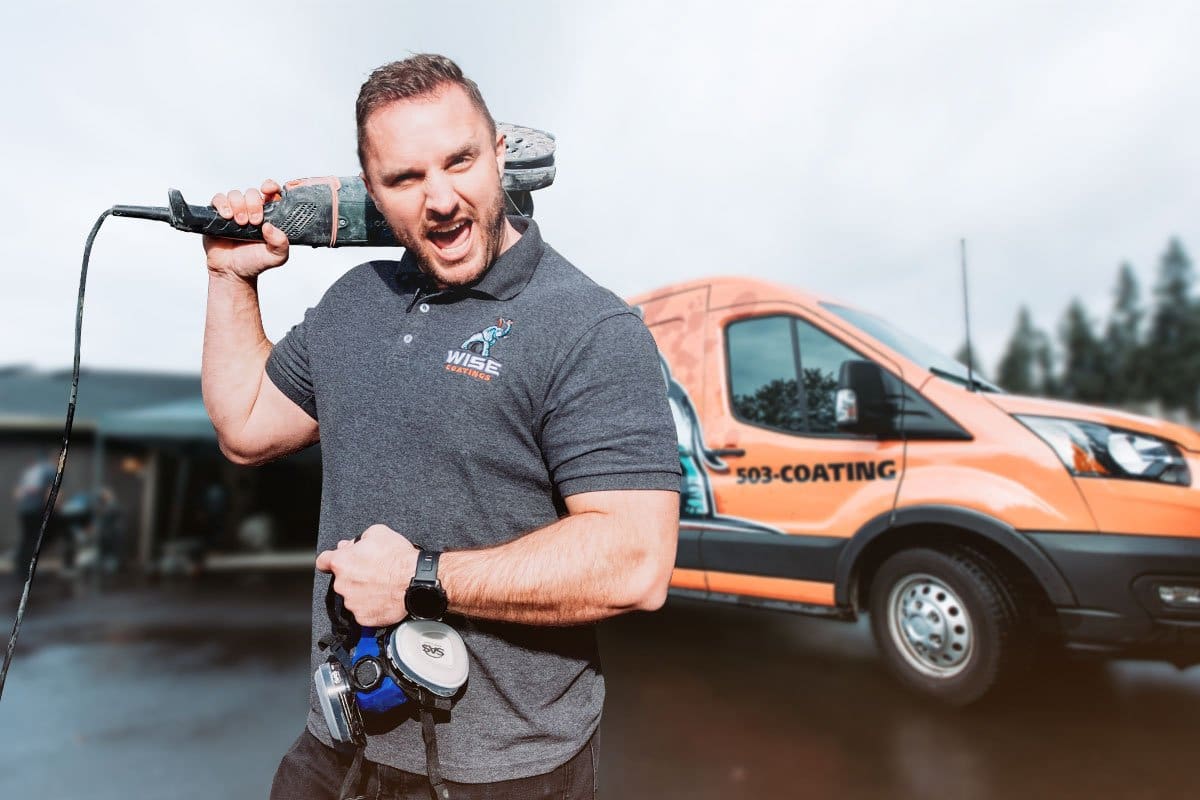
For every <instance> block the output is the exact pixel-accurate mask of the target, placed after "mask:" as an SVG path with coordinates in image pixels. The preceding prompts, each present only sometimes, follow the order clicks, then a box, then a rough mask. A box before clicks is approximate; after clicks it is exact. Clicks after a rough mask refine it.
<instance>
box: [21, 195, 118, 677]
mask: <svg viewBox="0 0 1200 800" xmlns="http://www.w3.org/2000/svg"><path fill="white" fill-rule="evenodd" d="M112 213H113V212H112V209H111V208H110V209H108V210H107V211H105V212H104V213H103V214H101V215H100V218H99V219H98V220H96V224H95V225H93V226H92V232H91V233H89V234H88V237H87V244H85V245H84V247H83V267H82V268H81V269H80V271H79V300H78V302H77V304H76V306H75V364H74V366H73V367H72V368H71V396H70V398H69V399H68V400H67V422H66V425H65V426H64V427H63V439H62V449H61V450H60V451H59V453H58V471H57V472H55V473H54V483H53V484H51V486H50V494H49V496H47V497H46V505H45V507H44V508H43V509H42V527H41V530H39V531H38V537H37V542H36V543H35V544H34V547H33V558H31V559H30V560H29V572H28V573H27V574H26V576H25V588H24V590H23V591H22V592H21V603H20V605H19V606H17V618H16V620H15V621H14V622H13V629H12V635H11V636H9V637H8V649H6V650H5V651H4V666H3V668H0V697H3V695H4V682H5V681H6V680H7V679H8V667H9V665H10V664H12V658H13V651H14V650H16V648H17V633H18V632H19V631H20V630H21V620H22V619H24V618H25V607H26V606H27V605H28V604H29V587H30V586H32V585H33V575H34V573H35V572H36V571H37V563H38V555H39V554H40V553H41V551H42V539H44V538H45V536H46V527H47V526H48V525H49V524H50V518H51V517H52V516H54V503H55V501H56V500H58V489H59V487H60V486H62V478H63V472H64V471H65V470H66V468H67V448H68V447H69V446H70V444H71V427H72V425H74V423H75V401H76V399H77V398H78V396H79V345H80V342H81V341H82V338H83V294H84V290H85V289H86V288H87V272H88V261H89V260H90V259H91V257H92V243H93V242H95V241H96V234H97V233H99V232H100V226H101V225H103V224H104V220H106V219H108V216H109V215H110V214H112Z"/></svg>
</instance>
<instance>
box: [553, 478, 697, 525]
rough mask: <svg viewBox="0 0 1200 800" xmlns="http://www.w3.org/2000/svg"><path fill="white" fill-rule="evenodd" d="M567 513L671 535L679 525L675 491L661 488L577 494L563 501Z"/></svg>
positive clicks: (677, 500) (677, 499)
mask: <svg viewBox="0 0 1200 800" xmlns="http://www.w3.org/2000/svg"><path fill="white" fill-rule="evenodd" d="M563 503H564V504H565V505H566V507H567V513H569V514H588V513H594V514H606V515H609V516H611V517H613V518H614V519H618V520H621V521H623V522H625V523H628V524H635V525H638V526H639V527H643V526H642V525H641V524H640V523H641V522H644V523H645V525H644V527H647V528H665V529H668V530H670V532H671V534H672V535H674V533H675V530H674V529H675V527H677V525H678V522H679V492H677V491H664V490H661V489H618V490H614V491H602V492H580V493H579V494H573V495H569V496H567V497H564V498H563Z"/></svg>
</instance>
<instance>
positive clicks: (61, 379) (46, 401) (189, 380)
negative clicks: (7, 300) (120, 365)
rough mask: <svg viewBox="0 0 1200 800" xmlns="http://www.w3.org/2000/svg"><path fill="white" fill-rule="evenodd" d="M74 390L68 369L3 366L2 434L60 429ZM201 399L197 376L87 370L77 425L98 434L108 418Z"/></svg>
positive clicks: (0, 389)
mask: <svg viewBox="0 0 1200 800" xmlns="http://www.w3.org/2000/svg"><path fill="white" fill-rule="evenodd" d="M70 390H71V371H70V370H68V369H64V370H38V369H34V368H32V367H25V366H9V367H0V431H16V430H27V431H41V430H54V431H58V430H62V426H63V421H64V417H65V416H66V411H67V398H68V395H69V394H70ZM199 398H200V376H199V375H188V374H178V373H176V374H171V373H162V372H137V371H132V370H114V369H84V370H82V372H81V374H80V379H79V404H78V407H77V408H76V411H75V426H76V429H78V430H94V429H95V425H96V420H97V419H98V418H100V417H102V416H105V415H107V414H113V413H120V412H124V411H128V410H131V409H139V408H143V407H146V406H156V405H161V404H163V403H171V402H174V401H177V400H185V399H191V400H193V401H194V402H196V403H199V402H200V401H199ZM209 436H210V437H211V430H210V432H209Z"/></svg>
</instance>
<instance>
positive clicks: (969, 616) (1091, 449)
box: [630, 277, 1200, 705]
mask: <svg viewBox="0 0 1200 800" xmlns="http://www.w3.org/2000/svg"><path fill="white" fill-rule="evenodd" d="M630 302H631V303H632V304H634V305H636V306H639V307H640V308H641V310H642V313H643V316H644V318H645V321H646V324H647V325H648V327H649V328H650V331H651V332H652V333H653V335H654V337H655V339H656V341H657V343H658V346H659V350H660V352H661V354H662V356H663V359H664V361H663V376H664V380H665V381H666V383H667V387H668V395H669V398H670V402H671V407H672V412H673V413H674V415H675V422H676V427H677V432H678V435H679V457H680V462H681V464H682V467H683V483H682V487H681V488H682V492H681V500H680V503H681V522H680V532H679V537H680V538H679V551H678V558H677V561H676V569H675V572H674V575H673V578H672V584H671V585H672V591H673V592H675V593H676V594H683V595H687V596H693V597H700V598H705V599H710V600H725V601H732V602H737V603H745V604H752V605H761V606H766V607H772V608H783V609H788V610H793V611H800V612H804V613H811V614H819V615H823V616H828V617H832V618H836V619H842V620H853V619H855V618H857V616H858V615H859V614H862V613H868V614H869V617H870V620H871V628H872V630H873V632H874V636H875V638H876V641H877V643H878V646H879V649H880V651H881V653H882V655H883V658H884V659H885V661H886V662H887V664H888V666H889V668H890V669H891V671H892V672H893V673H895V675H896V676H897V677H898V678H899V679H900V680H901V681H902V682H903V683H905V684H907V685H908V686H910V687H913V688H915V689H917V690H919V691H922V692H925V693H927V694H930V695H933V696H936V697H938V698H940V699H942V700H945V701H947V702H950V703H952V704H956V705H964V704H967V703H971V702H973V701H975V700H978V699H979V698H981V697H983V696H984V695H985V694H986V693H987V692H988V690H990V689H991V688H992V687H993V686H994V685H996V684H997V683H998V682H1000V681H1001V680H1003V679H1004V678H1005V677H1006V676H1008V675H1010V674H1013V673H1016V672H1018V671H1019V670H1020V669H1021V667H1022V665H1023V664H1026V663H1028V660H1029V656H1030V655H1031V653H1032V652H1033V651H1034V649H1035V646H1038V645H1041V644H1045V643H1047V642H1049V643H1056V642H1057V643H1062V644H1065V645H1067V646H1069V647H1072V648H1077V649H1085V650H1093V651H1097V652H1102V653H1110V654H1114V655H1116V654H1121V655H1154V656H1156V657H1170V658H1171V659H1172V660H1174V661H1176V663H1179V664H1181V665H1182V664H1189V663H1197V662H1200V487H1197V486H1196V485H1195V478H1194V475H1195V473H1197V471H1200V434H1197V432H1196V431H1193V430H1191V429H1189V428H1185V427H1182V426H1179V425H1174V424H1171V423H1167V422H1161V421H1158V420H1154V419H1150V418H1146V417H1140V416H1136V415H1132V414H1126V413H1122V412H1118V411H1111V410H1107V409H1101V408H1093V407H1088V406H1083V405H1077V404H1072V403H1064V402H1056V401H1049V400H1043V399H1037V398H1031V397H1019V396H1015V395H1009V394H1005V393H1004V392H1002V391H1001V390H1000V389H999V388H998V387H996V386H993V385H991V384H989V383H987V382H986V381H983V380H980V379H978V378H974V379H973V380H968V376H967V372H966V368H965V367H963V366H962V365H961V364H959V363H958V362H956V361H954V360H952V359H950V358H949V357H947V356H944V355H942V354H940V353H938V352H937V351H935V350H933V349H932V348H929V347H927V346H926V345H924V344H922V343H920V342H919V341H917V340H915V339H913V338H911V337H909V336H907V335H905V334H903V333H901V332H900V331H898V330H896V329H895V328H894V327H893V326H891V325H890V324H888V323H887V322H885V321H883V320H882V319H880V318H878V317H875V316H873V315H871V314H868V313H865V312H863V311H860V310H857V309H855V308H853V307H851V306H848V305H844V304H842V303H838V302H834V301H831V300H828V299H823V298H819V297H815V296H812V295H809V294H805V293H802V292H799V291H796V290H793V289H789V288H785V287H781V286H776V285H772V284H769V283H765V282H762V281H758V280H753V279H747V278H730V277H725V278H712V279H703V280H698V281H692V282H688V283H682V284H677V285H673V286H668V287H664V288H662V289H659V290H656V291H653V292H649V293H646V294H643V295H640V296H637V297H633V298H631V299H630Z"/></svg>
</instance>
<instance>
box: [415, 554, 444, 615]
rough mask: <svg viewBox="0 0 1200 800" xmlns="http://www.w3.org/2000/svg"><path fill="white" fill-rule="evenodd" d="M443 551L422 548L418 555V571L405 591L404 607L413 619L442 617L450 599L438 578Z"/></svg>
mask: <svg viewBox="0 0 1200 800" xmlns="http://www.w3.org/2000/svg"><path fill="white" fill-rule="evenodd" d="M440 556H441V553H438V552H436V551H432V550H422V551H421V552H420V553H419V554H418V555H417V572H416V574H414V575H413V579H412V581H411V582H410V583H409V584H408V589H407V590H405V592H404V608H405V610H407V611H408V615H409V616H410V617H412V618H413V619H435V620H436V619H441V618H442V616H443V615H444V614H445V613H446V608H447V607H448V606H449V605H450V601H449V600H448V599H447V598H446V590H445V589H443V588H442V584H441V583H440V582H439V581H438V579H437V568H438V558H439V557H440Z"/></svg>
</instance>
